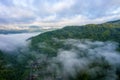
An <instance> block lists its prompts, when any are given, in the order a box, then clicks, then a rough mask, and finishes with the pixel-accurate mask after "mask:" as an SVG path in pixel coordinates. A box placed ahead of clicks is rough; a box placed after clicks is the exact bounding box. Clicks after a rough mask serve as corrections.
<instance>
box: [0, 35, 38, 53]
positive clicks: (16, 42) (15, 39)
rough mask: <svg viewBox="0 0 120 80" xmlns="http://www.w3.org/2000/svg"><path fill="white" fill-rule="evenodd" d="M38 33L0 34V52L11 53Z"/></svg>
mask: <svg viewBox="0 0 120 80" xmlns="http://www.w3.org/2000/svg"><path fill="white" fill-rule="evenodd" d="M38 34H40V33H19V34H0V50H2V51H5V52H11V51H14V50H15V49H17V48H19V47H24V46H26V44H27V41H26V40H27V39H28V38H30V37H32V36H36V35H38Z"/></svg>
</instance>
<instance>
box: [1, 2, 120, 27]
mask: <svg viewBox="0 0 120 80" xmlns="http://www.w3.org/2000/svg"><path fill="white" fill-rule="evenodd" d="M117 19H120V0H0V29H2V28H3V29H4V28H12V29H21V28H25V27H23V25H24V26H25V25H39V26H42V27H57V26H65V25H83V24H88V23H101V22H106V21H110V20H117ZM21 26H22V27H21Z"/></svg>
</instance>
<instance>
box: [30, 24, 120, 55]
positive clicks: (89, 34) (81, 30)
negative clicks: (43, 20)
mask: <svg viewBox="0 0 120 80" xmlns="http://www.w3.org/2000/svg"><path fill="white" fill-rule="evenodd" d="M56 39H58V40H59V39H92V40H97V41H108V40H109V41H115V42H118V43H120V24H119V25H118V24H117V23H116V24H113V23H104V24H98V25H95V24H89V25H85V26H68V27H65V28H63V29H59V30H55V31H50V32H46V33H43V34H40V35H38V36H36V37H33V38H32V41H31V49H34V50H36V51H38V52H40V53H43V54H48V55H56V52H57V49H59V48H63V47H64V45H63V44H62V42H57V41H56ZM42 44H45V45H44V47H40V45H42ZM118 50H120V47H119V48H118Z"/></svg>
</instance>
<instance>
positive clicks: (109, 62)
mask: <svg viewBox="0 0 120 80" xmlns="http://www.w3.org/2000/svg"><path fill="white" fill-rule="evenodd" d="M59 41H63V42H64V46H67V47H69V48H67V49H66V48H60V49H59V50H58V52H57V56H56V57H52V58H46V56H45V55H44V54H43V55H42V57H43V56H44V57H43V58H42V57H40V58H39V59H37V60H38V65H39V66H44V67H42V69H41V70H40V71H39V70H38V71H37V73H41V74H42V75H43V76H44V78H42V80H80V78H83V77H84V76H85V75H86V76H85V77H88V78H89V79H90V80H97V79H100V80H117V79H118V75H117V71H118V69H120V68H119V67H120V53H119V52H118V51H116V49H117V47H118V43H116V42H111V41H107V42H101V41H91V40H87V39H81V40H75V39H67V40H59ZM38 56H41V55H37V58H38ZM43 63H47V65H43ZM37 73H35V74H37ZM46 74H49V76H48V75H46ZM37 75H38V76H40V74H37ZM53 75H54V76H53ZM85 77H84V78H85ZM82 80H83V79H82Z"/></svg>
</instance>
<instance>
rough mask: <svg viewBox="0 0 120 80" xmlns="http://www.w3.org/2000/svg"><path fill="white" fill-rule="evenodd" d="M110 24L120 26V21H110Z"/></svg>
mask: <svg viewBox="0 0 120 80" xmlns="http://www.w3.org/2000/svg"><path fill="white" fill-rule="evenodd" d="M108 23H113V24H120V20H115V21H109V22H108Z"/></svg>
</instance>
